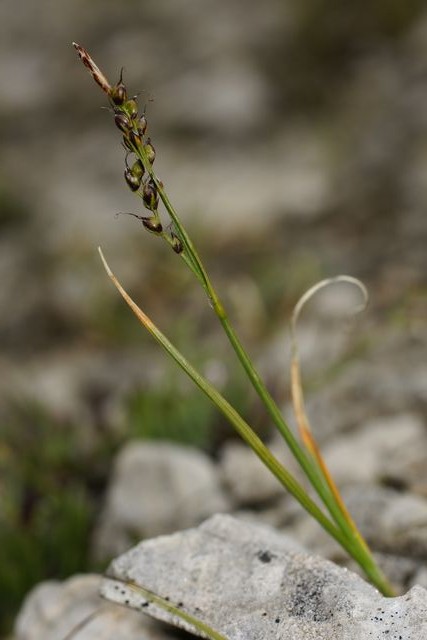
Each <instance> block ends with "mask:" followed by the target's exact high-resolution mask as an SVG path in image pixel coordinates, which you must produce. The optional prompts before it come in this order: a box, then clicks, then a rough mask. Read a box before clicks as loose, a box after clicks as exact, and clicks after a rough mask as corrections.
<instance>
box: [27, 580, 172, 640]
mask: <svg viewBox="0 0 427 640" xmlns="http://www.w3.org/2000/svg"><path fill="white" fill-rule="evenodd" d="M100 581H101V578H100V576H97V575H81V576H74V577H73V578H70V579H69V580H66V581H65V582H62V583H61V582H56V581H49V582H43V583H41V584H39V585H37V587H35V588H34V589H33V590H32V591H31V592H30V593H29V595H28V596H27V598H26V600H25V602H24V604H23V606H22V609H21V612H20V613H19V616H18V618H17V620H16V624H15V634H16V640H40V639H41V638H43V640H63V639H65V638H66V637H68V634H69V633H71V632H72V630H73V629H74V630H75V631H76V640H77V638H78V640H168V639H170V638H172V637H173V635H172V633H170V632H168V631H166V630H164V629H162V628H161V627H160V626H159V625H158V624H156V623H154V622H153V621H152V620H150V619H149V618H148V617H147V616H144V615H141V614H137V613H136V612H134V611H130V610H129V609H124V608H122V607H117V606H115V605H111V604H105V602H103V601H102V600H101V598H100V596H99V585H100ZM95 612H98V613H97V614H96V615H95ZM92 614H94V617H90V616H91V615H92ZM85 620H86V621H87V622H86V624H84V625H83V626H82V627H81V628H80V629H79V631H78V635H77V626H78V625H79V624H80V623H83V622H84V621H85Z"/></svg>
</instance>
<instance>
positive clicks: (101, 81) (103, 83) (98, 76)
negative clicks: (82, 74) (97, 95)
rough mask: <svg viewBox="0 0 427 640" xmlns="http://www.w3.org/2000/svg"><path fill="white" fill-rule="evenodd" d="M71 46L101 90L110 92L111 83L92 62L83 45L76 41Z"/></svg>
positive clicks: (108, 93)
mask: <svg viewBox="0 0 427 640" xmlns="http://www.w3.org/2000/svg"><path fill="white" fill-rule="evenodd" d="M73 47H74V48H75V49H76V51H77V53H78V54H79V58H80V60H81V61H82V62H83V64H84V66H85V67H87V68H88V69H89V71H90V73H91V75H92V78H93V79H94V80H95V82H96V83H97V84H98V85H99V86H100V87H101V89H102V90H103V91H105V93H106V94H107V95H110V93H111V85H110V83H109V82H108V80H107V78H106V77H105V76H104V74H103V73H102V71H101V70H100V68H99V67H98V66H97V65H96V64H95V63H94V61H93V60H92V58H91V57H90V55H89V54H88V52H87V51H86V49H85V48H84V47H82V46H81V45H79V44H77V42H73Z"/></svg>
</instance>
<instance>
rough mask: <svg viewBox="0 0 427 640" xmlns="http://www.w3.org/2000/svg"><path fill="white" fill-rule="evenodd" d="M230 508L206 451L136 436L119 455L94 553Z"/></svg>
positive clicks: (104, 553)
mask: <svg viewBox="0 0 427 640" xmlns="http://www.w3.org/2000/svg"><path fill="white" fill-rule="evenodd" d="M228 510H229V504H228V500H227V498H226V497H225V494H224V492H223V491H222V489H221V486H220V482H219V478H218V475H217V471H216V468H215V465H214V464H213V463H212V462H211V461H210V459H209V458H208V457H207V456H206V455H205V454H203V453H202V452H200V451H197V450H196V449H194V448H192V447H184V446H180V445H176V444H169V443H166V442H163V443H159V442H157V443H154V442H142V441H133V442H130V443H129V444H127V445H126V446H125V447H124V448H123V449H122V450H121V452H120V453H119V454H118V456H117V458H116V461H115V464H114V469H113V474H112V479H111V483H110V487H109V489H108V494H107V499H106V505H105V509H104V512H103V514H102V516H101V519H100V523H99V526H98V528H97V531H96V532H95V537H94V544H93V547H94V554H95V556H96V557H98V558H103V557H104V558H105V557H111V556H112V555H114V554H116V553H121V552H122V551H124V550H125V549H127V548H128V547H129V546H130V545H131V544H132V543H133V542H134V540H135V538H136V537H139V538H140V537H150V536H155V535H159V534H163V533H170V532H172V531H175V530H176V529H179V528H184V527H188V526H193V525H195V524H199V523H200V522H201V521H202V520H204V519H205V518H206V517H208V516H210V515H212V514H213V513H216V512H218V511H228Z"/></svg>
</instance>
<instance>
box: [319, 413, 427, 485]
mask: <svg viewBox="0 0 427 640" xmlns="http://www.w3.org/2000/svg"><path fill="white" fill-rule="evenodd" d="M420 445H421V448H422V449H425V448H426V446H427V434H426V433H425V429H424V424H423V421H422V420H421V419H420V418H419V417H418V416H417V415H414V414H406V413H405V414H401V415H396V416H392V417H383V418H376V419H373V420H369V421H367V422H365V423H364V424H363V426H362V427H360V428H358V429H355V430H354V431H353V432H352V433H350V434H343V435H340V436H337V437H336V438H335V439H333V440H332V441H331V443H330V444H326V445H325V446H324V447H323V448H322V453H323V456H324V458H325V460H326V463H327V465H328V467H329V470H330V472H331V473H332V477H333V478H334V480H335V482H336V483H337V484H338V486H343V485H345V484H351V483H353V484H354V483H362V482H373V481H375V480H378V479H379V477H381V476H383V475H386V474H387V473H388V475H390V474H391V465H389V463H388V462H387V461H388V460H389V459H390V458H392V459H393V460H395V459H396V458H397V457H400V458H401V457H402V451H404V450H405V451H407V452H408V453H410V452H411V451H413V449H419V447H420ZM361 461H363V462H361ZM386 465H387V466H386ZM402 466H404V465H403V463H402V465H401V468H402ZM386 469H387V471H386Z"/></svg>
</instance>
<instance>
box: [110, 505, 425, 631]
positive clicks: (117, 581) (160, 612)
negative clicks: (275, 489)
mask: <svg viewBox="0 0 427 640" xmlns="http://www.w3.org/2000/svg"><path fill="white" fill-rule="evenodd" d="M109 575H110V576H111V577H110V579H106V580H105V581H104V582H103V585H102V593H103V595H104V596H105V597H106V598H108V599H110V600H112V601H114V602H120V603H122V604H127V605H128V606H130V607H133V608H136V609H140V608H141V607H142V606H143V607H144V611H147V612H148V613H149V614H151V615H153V616H154V617H156V618H160V619H163V620H166V621H168V622H171V623H174V624H176V625H178V626H182V627H184V628H187V629H189V630H191V631H192V632H196V630H195V629H194V628H193V627H192V626H191V625H189V624H188V623H185V622H182V620H181V619H180V618H178V617H177V616H174V615H171V614H170V613H168V612H166V611H165V610H164V609H161V608H159V606H158V605H155V604H153V602H149V603H148V605H147V600H146V599H145V598H143V597H141V595H140V594H138V592H137V591H136V590H135V589H131V588H129V587H127V586H126V585H124V584H123V582H122V581H132V582H133V583H136V584H139V585H142V586H144V587H145V588H147V589H149V590H151V591H152V592H154V593H156V594H158V595H161V596H163V597H164V598H165V597H167V598H169V600H170V602H173V603H175V604H176V605H178V604H179V606H180V607H181V609H182V610H183V611H185V612H187V613H189V614H192V615H194V616H196V617H197V618H199V619H201V620H203V621H204V622H205V623H206V624H208V625H210V627H211V628H214V629H216V631H218V632H219V633H221V634H222V635H223V636H225V637H226V638H227V639H228V640H265V639H266V638H275V639H276V640H282V639H283V640H285V639H286V640H365V639H368V638H377V639H379V638H383V637H384V638H385V637H387V638H390V640H391V639H393V640H396V639H398V638H399V637H400V638H401V639H403V638H408V639H409V638H411V640H425V638H426V637H427V592H426V590H425V589H423V588H421V587H414V588H413V589H411V591H409V592H408V593H407V594H406V595H405V596H402V597H399V598H384V597H383V596H382V595H380V594H379V593H378V591H377V590H376V589H374V588H373V587H372V586H370V585H369V584H367V583H366V582H364V581H363V580H362V579H361V578H359V577H358V576H357V575H355V574H353V573H351V572H349V571H347V570H346V569H342V568H340V567H338V566H336V565H334V564H332V563H330V562H328V561H325V560H322V559H320V558H317V557H313V556H308V555H304V554H301V553H295V552H291V551H288V550H287V548H286V545H285V544H284V543H283V540H282V538H281V536H280V534H278V533H277V532H275V531H274V530H271V529H268V528H266V527H263V526H256V525H249V524H248V523H243V522H240V521H238V520H235V519H233V518H231V517H230V516H215V517H213V518H211V519H210V520H208V521H207V522H205V523H204V524H203V525H201V526H200V527H199V528H198V529H192V530H189V531H184V532H181V533H176V534H174V535H171V536H167V537H166V536H164V537H161V538H158V539H155V540H149V541H146V542H143V543H141V544H139V545H138V546H137V547H135V548H133V549H132V550H130V551H129V552H127V553H126V554H124V555H123V556H121V557H120V558H118V559H117V560H115V561H114V562H113V563H112V564H111V566H110V569H109ZM198 635H200V634H198Z"/></svg>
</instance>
